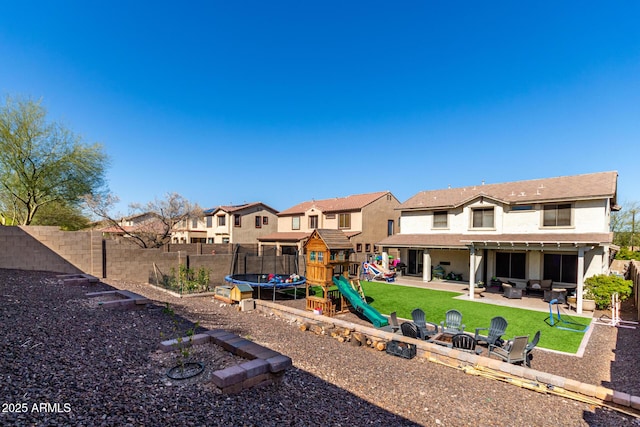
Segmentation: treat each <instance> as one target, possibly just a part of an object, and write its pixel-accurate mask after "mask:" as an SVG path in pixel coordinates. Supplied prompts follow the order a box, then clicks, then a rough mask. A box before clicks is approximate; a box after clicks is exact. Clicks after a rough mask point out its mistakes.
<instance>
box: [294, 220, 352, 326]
mask: <svg viewBox="0 0 640 427" xmlns="http://www.w3.org/2000/svg"><path fill="white" fill-rule="evenodd" d="M304 247H305V253H306V255H305V257H306V262H307V269H306V270H307V271H306V278H307V292H306V293H307V295H306V296H307V310H310V311H314V310H317V311H319V312H322V314H324V315H325V316H330V317H331V316H334V315H335V314H336V313H345V312H348V311H349V302H348V301H347V300H346V299H345V298H344V297H343V296H342V294H341V293H340V292H339V291H338V290H337V289H333V290H330V289H329V288H331V287H332V286H333V285H334V284H333V277H334V276H335V275H339V274H344V275H345V276H347V277H348V274H349V265H350V264H351V263H352V262H351V261H349V255H350V254H351V252H353V245H352V244H351V241H350V240H349V239H348V238H347V236H346V235H345V234H344V233H343V232H342V231H340V230H329V229H316V230H314V231H313V233H311V236H309V238H308V239H307V241H306V243H305V245H304ZM310 286H321V287H322V296H315V295H309V287H310Z"/></svg>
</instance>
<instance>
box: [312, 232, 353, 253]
mask: <svg viewBox="0 0 640 427" xmlns="http://www.w3.org/2000/svg"><path fill="white" fill-rule="evenodd" d="M315 235H317V236H318V237H319V238H320V239H321V240H322V241H323V242H324V244H325V245H326V246H327V248H328V249H351V250H352V249H353V244H352V243H351V241H350V240H349V238H348V237H347V236H346V235H345V234H344V233H343V232H342V231H341V230H331V229H317V230H314V231H313V233H311V236H309V240H307V242H309V241H311V240H312V239H313V237H314V236H315Z"/></svg>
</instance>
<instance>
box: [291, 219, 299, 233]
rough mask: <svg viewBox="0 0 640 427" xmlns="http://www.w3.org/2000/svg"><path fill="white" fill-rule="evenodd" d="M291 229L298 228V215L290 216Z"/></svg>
mask: <svg viewBox="0 0 640 427" xmlns="http://www.w3.org/2000/svg"><path fill="white" fill-rule="evenodd" d="M291 229H292V230H300V217H299V216H294V217H291Z"/></svg>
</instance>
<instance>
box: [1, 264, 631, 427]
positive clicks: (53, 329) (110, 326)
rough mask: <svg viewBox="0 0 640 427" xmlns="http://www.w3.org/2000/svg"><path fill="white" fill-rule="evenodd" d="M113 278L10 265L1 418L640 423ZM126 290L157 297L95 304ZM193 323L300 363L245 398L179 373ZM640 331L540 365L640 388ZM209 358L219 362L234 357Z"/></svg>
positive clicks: (95, 422) (604, 335)
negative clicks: (122, 306)
mask: <svg viewBox="0 0 640 427" xmlns="http://www.w3.org/2000/svg"><path fill="white" fill-rule="evenodd" d="M105 282H106V283H105ZM105 282H102V283H99V284H97V285H91V286H66V285H62V284H60V283H59V281H58V280H57V278H56V275H55V274H53V273H44V272H25V271H17V270H2V269H0V313H1V319H2V328H0V334H1V338H2V339H1V340H0V341H1V343H0V346H1V352H0V354H1V355H2V357H0V405H2V407H1V408H0V410H1V411H2V412H0V425H11V426H13V425H16V426H22V425H39V426H40V425H42V426H62V425H72V426H127V425H131V426H159V425H168V426H174V425H176V426H205V425H207V426H213V425H220V426H281V425H295V426H307V425H330V426H360V425H384V426H413V425H427V426H431V425H442V426H496V425H501V426H538V425H540V426H543V425H544V426H547V425H561V426H629V425H637V426H640V422H638V419H637V418H635V417H632V416H629V415H624V414H622V413H620V412H617V411H613V410H611V409H607V408H597V407H592V406H590V405H587V404H585V403H581V402H578V401H574V400H570V399H565V398H562V397H558V396H553V395H545V394H541V393H536V392H533V391H530V390H525V389H522V388H519V387H516V386H513V385H509V384H506V383H502V382H498V381H493V380H489V379H486V378H482V377H474V376H471V375H467V374H464V373H462V372H460V371H458V370H455V369H452V368H449V367H445V366H441V365H437V364H434V363H430V362H428V361H425V360H423V359H420V358H415V359H412V360H405V359H402V358H398V357H392V356H389V355H387V354H386V353H385V352H379V351H376V350H372V349H366V348H362V347H353V346H351V345H349V344H344V343H340V342H338V341H337V340H334V339H332V338H330V337H327V336H317V335H315V334H313V333H310V332H301V331H300V330H299V329H298V328H297V327H296V326H295V325H293V324H290V323H289V322H287V321H284V320H282V319H279V318H277V317H275V316H266V315H264V314H260V313H257V312H249V313H245V312H239V311H238V310H237V309H235V308H233V307H230V306H227V305H224V304H220V303H219V302H218V301H215V300H213V299H212V298H205V297H202V298H184V299H179V298H174V297H172V296H170V295H168V294H166V293H163V292H159V291H156V290H154V289H153V288H151V287H149V286H147V285H144V284H138V283H128V282H121V281H108V282H107V281H105ZM112 287H115V288H119V289H129V290H131V291H133V292H136V293H138V294H141V295H144V296H147V297H148V298H150V299H152V300H153V301H155V303H154V304H149V305H148V306H147V307H146V308H142V309H138V310H132V311H126V310H108V309H104V308H103V307H101V306H99V305H97V304H92V303H91V302H87V297H86V296H85V294H86V293H87V292H95V291H101V290H110V289H112ZM167 302H168V303H169V304H170V307H171V308H172V309H173V310H174V311H175V313H176V316H171V315H170V314H168V313H167V311H166V310H165V303H167ZM289 304H299V302H290V303H289ZM349 316H351V317H349ZM623 317H625V318H627V319H628V318H629V317H628V316H626V315H623ZM345 318H346V319H351V318H353V321H360V319H357V318H356V317H355V316H352V315H346V317H345ZM192 322H198V325H199V326H200V327H201V328H207V329H215V328H223V329H226V330H228V331H230V332H233V333H236V334H239V335H241V336H243V337H246V338H249V339H252V340H254V341H256V342H257V343H259V344H262V345H264V346H266V347H269V348H272V349H274V350H276V351H279V352H281V353H283V354H285V355H288V356H290V357H291V358H292V359H293V363H294V367H293V368H292V369H290V370H289V371H288V372H287V373H286V374H285V376H284V378H283V381H282V383H281V384H279V385H272V386H265V387H261V388H257V389H253V390H246V391H244V392H242V393H239V394H237V395H222V394H220V393H219V392H218V391H217V390H216V389H215V387H212V386H211V385H208V384H206V383H205V381H204V379H206V375H210V373H208V374H207V371H205V374H203V376H202V377H199V378H200V379H199V380H197V379H194V380H189V381H187V382H176V381H172V380H169V379H168V378H167V377H166V375H165V372H166V368H167V366H168V365H169V364H170V361H167V359H166V355H161V354H159V353H158V351H157V350H156V349H157V347H158V343H159V342H160V341H162V340H163V339H166V338H167V337H174V336H176V332H178V331H185V330H186V329H188V328H191V327H193V326H194V323H192ZM638 338H639V332H638V330H630V329H619V330H618V329H616V328H610V327H606V326H596V327H595V328H594V331H593V334H592V337H591V340H590V343H589V347H588V348H587V351H586V354H585V357H583V358H575V357H569V356H562V355H557V354H551V353H547V352H543V351H538V350H535V355H534V360H533V367H534V368H536V369H540V370H543V369H541V367H542V366H544V368H545V369H544V370H545V371H548V372H552V373H557V374H559V375H563V376H566V377H569V378H574V379H577V380H579V381H584V382H589V383H591V384H602V385H604V386H606V387H611V388H613V389H615V390H619V391H624V392H627V393H630V394H634V395H640V376H639V375H638V366H637V365H638V358H637V355H638V354H640V352H639V350H640V339H638ZM205 353H206V351H205ZM214 353H215V352H214ZM205 358H207V360H208V361H209V362H210V363H209V365H213V366H209V365H207V370H215V369H219V368H220V367H222V366H227V365H228V364H229V363H234V361H233V360H232V358H229V357H228V356H224V355H220V354H208V355H207V356H206V357H205Z"/></svg>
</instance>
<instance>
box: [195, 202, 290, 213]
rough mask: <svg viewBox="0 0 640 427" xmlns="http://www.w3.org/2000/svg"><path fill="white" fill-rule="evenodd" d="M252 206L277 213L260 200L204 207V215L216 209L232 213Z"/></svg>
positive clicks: (214, 211) (216, 210)
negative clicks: (262, 207)
mask: <svg viewBox="0 0 640 427" xmlns="http://www.w3.org/2000/svg"><path fill="white" fill-rule="evenodd" d="M254 206H264V207H265V208H267V209H269V210H271V211H273V212H275V213H277V212H278V211H277V210H275V209H273V208H272V207H271V206H269V205H266V204H264V203H262V202H252V203H243V204H241V205H226V206H218V207H217V208H211V209H206V210H205V211H204V214H205V215H213V214H215V213H216V212H218V211H223V212H227V213H234V212H238V211H241V210H244V209H248V208H252V207H254Z"/></svg>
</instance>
